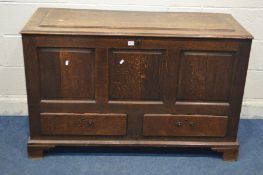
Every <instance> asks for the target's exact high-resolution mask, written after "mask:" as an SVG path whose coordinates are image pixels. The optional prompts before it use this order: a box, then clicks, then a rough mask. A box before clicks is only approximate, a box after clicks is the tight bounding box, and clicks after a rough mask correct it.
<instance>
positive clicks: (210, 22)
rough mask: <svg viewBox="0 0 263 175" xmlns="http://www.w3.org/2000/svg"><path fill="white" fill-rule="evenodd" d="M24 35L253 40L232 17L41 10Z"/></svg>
mask: <svg viewBox="0 0 263 175" xmlns="http://www.w3.org/2000/svg"><path fill="white" fill-rule="evenodd" d="M21 33H22V34H64V35H110V36H152V37H204V38H241V39H251V38H252V36H251V34H250V33H248V32H247V31H246V30H245V29H244V28H243V27H242V26H241V25H240V24H238V22H237V21H236V20H235V19H234V18H233V17H232V16H231V15H229V14H219V13H172V12H170V13H167V12H135V11H132V12H131V11H105V10H85V9H58V8H39V9H38V10H37V11H36V12H35V13H34V15H33V16H32V17H31V19H30V20H29V22H28V23H27V24H26V26H25V27H24V29H23V30H22V31H21Z"/></svg>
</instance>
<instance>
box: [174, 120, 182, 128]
mask: <svg viewBox="0 0 263 175" xmlns="http://www.w3.org/2000/svg"><path fill="white" fill-rule="evenodd" d="M175 125H176V126H177V127H178V128H180V127H181V126H182V125H183V122H180V121H178V122H176V123H175Z"/></svg>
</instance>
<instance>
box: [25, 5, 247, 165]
mask: <svg viewBox="0 0 263 175" xmlns="http://www.w3.org/2000/svg"><path fill="white" fill-rule="evenodd" d="M21 33H22V39H23V49H24V62H25V72H26V85H27V95H28V107H29V108H28V109H29V123H30V138H29V141H28V154H29V157H32V158H38V157H42V156H43V152H44V151H45V150H48V149H50V148H53V147H56V146H122V147H123V146H125V147H126V146H136V147H139V146H143V147H208V148H211V149H212V150H215V151H218V152H222V153H223V157H224V160H236V159H237V156H238V148H239V144H238V141H237V130H238V123H239V117H240V111H241V104H242V98H243V92H244V85H245V80H246V73H247V67H248V61H249V53H250V46H251V41H252V36H251V35H250V34H249V33H248V32H247V31H246V30H245V29H244V28H243V27H241V26H240V25H239V24H238V23H237V22H236V21H235V20H234V19H233V17H232V16H231V15H228V14H215V13H164V12H124V11H100V10H77V9H52V8H40V9H38V10H37V11H36V12H35V14H34V15H33V16H32V18H31V19H30V20H29V22H28V23H27V24H26V26H25V27H24V29H23V30H22V32H21Z"/></svg>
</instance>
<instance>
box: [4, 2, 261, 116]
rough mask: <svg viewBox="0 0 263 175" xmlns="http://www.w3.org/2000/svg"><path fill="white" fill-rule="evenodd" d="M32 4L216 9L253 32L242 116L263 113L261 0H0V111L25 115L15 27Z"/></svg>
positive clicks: (20, 24) (23, 20) (34, 6)
mask: <svg viewBox="0 0 263 175" xmlns="http://www.w3.org/2000/svg"><path fill="white" fill-rule="evenodd" d="M38 7H59V8H85V9H104V10H138V11H169V12H173V11H183V12H192V11H193V12H215V13H216V12H222V13H230V14H232V15H233V16H234V17H235V18H236V19H237V20H238V21H239V22H240V23H241V24H242V25H243V26H244V27H245V28H246V29H247V30H248V31H249V32H250V33H251V34H252V35H253V36H254V37H255V39H254V41H253V44H252V51H251V57H250V63H249V71H248V76H247V82H246V88H245V96H244V101H243V108H242V117H243V118H263V58H262V57H263V55H262V54H261V51H263V0H53V1H51V0H8V1H3V0H0V115H27V102H26V90H25V89H26V88H25V77H24V68H23V55H22V43H21V36H20V34H19V32H20V30H21V29H22V27H23V26H24V24H25V23H26V21H27V20H28V19H29V18H30V16H31V15H32V14H33V12H34V11H35V10H36V9H37V8H38Z"/></svg>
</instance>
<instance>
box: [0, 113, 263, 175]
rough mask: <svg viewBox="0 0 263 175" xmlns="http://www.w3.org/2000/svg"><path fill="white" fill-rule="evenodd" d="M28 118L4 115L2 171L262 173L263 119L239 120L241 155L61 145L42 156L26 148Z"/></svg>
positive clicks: (8, 174) (2, 174)
mask: <svg viewBox="0 0 263 175" xmlns="http://www.w3.org/2000/svg"><path fill="white" fill-rule="evenodd" d="M27 120H28V118H27V117H5V116H2V117H0V175H16V174H19V175H31V174H32V175H33V174H34V175H36V174H37V175H44V174H48V175H52V174H63V175H71V174H72V175H73V174H74V175H77V174H85V175H97V174H98V175H106V174H107V175H117V174H118V175H148V174H149V175H150V174H151V175H155V174H156V175H176V174H183V175H199V174H200V175H201V174H202V175H204V174H205V175H216V174H218V175H219V174H220V175H263V120H241V122H240V127H239V134H238V135H239V136H238V138H239V142H240V144H241V147H240V154H239V160H238V161H237V162H224V161H223V160H222V156H221V155H220V154H218V153H215V152H212V151H210V150H203V149H201V150H174V149H169V150H166V149H165V150H159V149H150V150H149V149H132V150H131V149H125V148H122V149H120V148H114V149H104V148H101V149H95V148H89V149H83V148H81V149H74V150H72V149H57V150H53V151H51V152H49V153H48V154H47V155H46V157H45V158H44V159H42V160H29V159H28V158H27V152H26V142H27V138H28V121H27Z"/></svg>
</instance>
